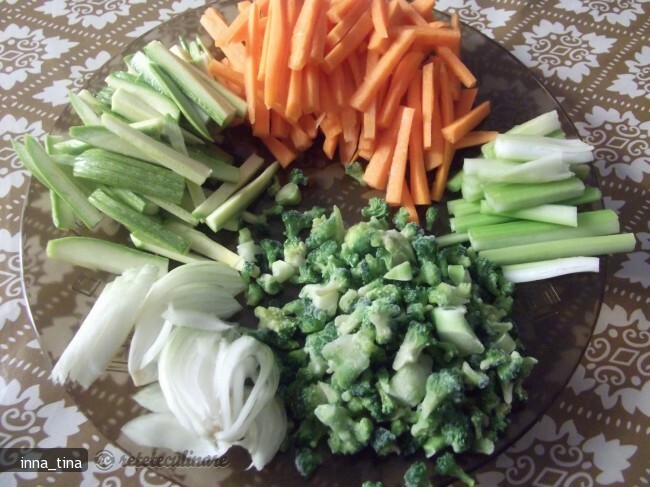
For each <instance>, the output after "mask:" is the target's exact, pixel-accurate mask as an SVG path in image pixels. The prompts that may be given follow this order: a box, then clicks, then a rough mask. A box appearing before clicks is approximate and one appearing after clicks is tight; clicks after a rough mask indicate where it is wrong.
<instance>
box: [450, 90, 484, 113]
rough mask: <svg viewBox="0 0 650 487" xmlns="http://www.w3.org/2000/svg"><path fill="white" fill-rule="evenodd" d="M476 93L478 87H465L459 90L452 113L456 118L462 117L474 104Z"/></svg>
mask: <svg viewBox="0 0 650 487" xmlns="http://www.w3.org/2000/svg"><path fill="white" fill-rule="evenodd" d="M477 94H478V88H465V89H464V90H460V97H459V98H458V101H457V102H456V105H455V106H454V115H455V116H456V118H458V117H462V116H463V115H465V114H466V113H469V111H470V110H471V109H472V107H473V106H474V100H476V95H477Z"/></svg>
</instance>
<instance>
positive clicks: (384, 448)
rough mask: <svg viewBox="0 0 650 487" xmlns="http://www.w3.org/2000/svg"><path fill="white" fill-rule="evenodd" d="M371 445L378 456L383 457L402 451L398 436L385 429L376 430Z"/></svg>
mask: <svg viewBox="0 0 650 487" xmlns="http://www.w3.org/2000/svg"><path fill="white" fill-rule="evenodd" d="M370 444H371V445H372V448H373V449H374V450H375V451H376V452H377V454H378V455H381V456H386V455H388V454H390V453H399V451H400V448H399V445H398V444H397V436H395V434H394V433H393V432H392V431H391V430H389V429H386V428H383V427H379V428H375V431H374V432H373V434H372V440H371V442H370Z"/></svg>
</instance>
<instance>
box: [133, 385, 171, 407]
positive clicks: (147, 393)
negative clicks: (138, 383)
mask: <svg viewBox="0 0 650 487" xmlns="http://www.w3.org/2000/svg"><path fill="white" fill-rule="evenodd" d="M133 400H134V401H135V402H137V403H138V404H139V405H140V406H142V407H143V408H145V409H148V410H149V411H151V412H152V413H168V412H169V406H167V400H166V399H165V396H164V394H163V393H162V389H161V388H160V384H158V382H154V383H153V384H149V385H148V386H145V387H143V388H142V389H140V390H139V391H138V392H136V393H135V394H134V395H133Z"/></svg>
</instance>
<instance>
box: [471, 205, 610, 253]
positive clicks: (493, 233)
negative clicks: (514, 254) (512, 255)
mask: <svg viewBox="0 0 650 487" xmlns="http://www.w3.org/2000/svg"><path fill="white" fill-rule="evenodd" d="M619 231H620V225H619V221H618V215H617V214H616V213H615V212H614V211H612V210H596V211H588V212H584V213H578V226H576V227H567V226H564V225H554V224H553V223H542V222H534V221H522V220H517V221H513V222H508V223H501V224H498V225H488V226H483V227H473V228H470V229H469V240H470V242H471V244H472V248H473V249H474V250H477V251H480V250H488V249H496V248H501V247H512V246H514V245H524V244H529V243H534V242H547V241H552V240H563V239H569V238H578V237H593V236H599V235H612V234H614V233H618V232H619Z"/></svg>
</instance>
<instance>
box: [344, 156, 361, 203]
mask: <svg viewBox="0 0 650 487" xmlns="http://www.w3.org/2000/svg"><path fill="white" fill-rule="evenodd" d="M345 174H347V175H348V176H350V177H351V178H353V179H355V180H356V181H357V182H358V183H359V184H360V185H361V186H365V185H366V182H365V181H364V180H363V167H361V164H360V163H359V161H354V162H351V163H350V164H346V166H345ZM364 216H365V215H364Z"/></svg>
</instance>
